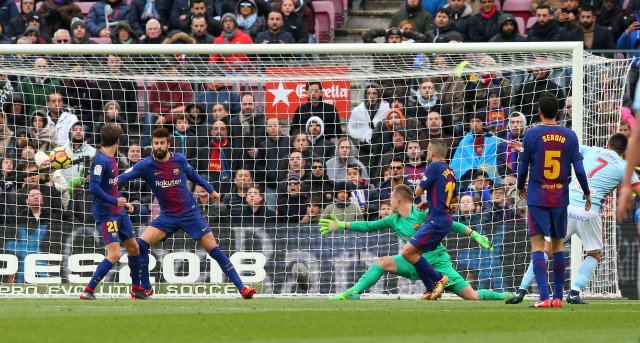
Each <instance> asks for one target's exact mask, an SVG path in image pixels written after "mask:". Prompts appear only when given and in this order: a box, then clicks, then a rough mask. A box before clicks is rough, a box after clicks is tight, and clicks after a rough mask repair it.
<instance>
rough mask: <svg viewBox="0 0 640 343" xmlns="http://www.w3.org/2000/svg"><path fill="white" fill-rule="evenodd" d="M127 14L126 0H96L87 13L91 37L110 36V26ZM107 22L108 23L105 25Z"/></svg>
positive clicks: (125, 17)
mask: <svg viewBox="0 0 640 343" xmlns="http://www.w3.org/2000/svg"><path fill="white" fill-rule="evenodd" d="M128 15H129V3H128V1H125V0H102V1H99V2H96V3H95V4H94V5H93V6H91V9H90V10H89V14H87V21H86V23H87V29H88V30H89V33H90V34H91V36H93V37H101V38H111V30H110V27H111V26H114V25H115V23H117V22H120V21H122V20H127V16H128ZM107 24H109V25H108V26H107ZM103 100H105V99H103Z"/></svg>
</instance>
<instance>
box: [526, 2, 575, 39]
mask: <svg viewBox="0 0 640 343" xmlns="http://www.w3.org/2000/svg"><path fill="white" fill-rule="evenodd" d="M566 34H567V33H566V31H565V30H564V29H563V28H562V27H561V26H560V25H559V24H558V22H557V21H556V20H554V19H553V17H552V14H551V8H549V6H547V5H545V4H541V5H539V6H538V8H537V9H536V23H535V24H533V26H531V28H530V29H529V33H528V34H527V42H560V41H563V40H565V39H566Z"/></svg>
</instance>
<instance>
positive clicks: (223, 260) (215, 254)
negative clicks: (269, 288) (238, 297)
mask: <svg viewBox="0 0 640 343" xmlns="http://www.w3.org/2000/svg"><path fill="white" fill-rule="evenodd" d="M209 256H211V257H212V258H213V259H214V260H216V262H218V264H219V265H220V268H222V271H223V272H224V273H225V275H227V277H228V278H229V279H230V280H231V282H233V284H234V285H236V288H237V289H238V291H242V289H243V288H244V284H243V283H242V280H240V275H238V272H236V269H235V268H234V267H233V263H231V261H229V258H228V257H227V255H225V254H224V252H222V249H220V247H215V248H213V250H211V252H210V253H209Z"/></svg>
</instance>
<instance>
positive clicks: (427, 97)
mask: <svg viewBox="0 0 640 343" xmlns="http://www.w3.org/2000/svg"><path fill="white" fill-rule="evenodd" d="M415 104H416V105H415V107H414V108H411V109H409V110H407V117H409V118H426V117H427V114H428V113H429V112H431V111H437V110H439V108H440V105H441V102H440V97H439V93H438V89H437V88H436V85H435V83H433V82H432V81H431V80H430V79H428V78H426V79H422V81H421V82H420V87H419V88H418V93H417V94H416V96H415Z"/></svg>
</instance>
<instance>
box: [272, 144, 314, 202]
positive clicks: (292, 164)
mask: <svg viewBox="0 0 640 343" xmlns="http://www.w3.org/2000/svg"><path fill="white" fill-rule="evenodd" d="M307 169H308V168H307V166H306V161H305V158H304V156H303V155H302V152H301V151H300V150H297V149H294V150H292V151H291V153H289V156H287V157H286V158H285V159H283V160H282V161H281V163H280V165H279V166H278V172H279V176H278V180H279V181H282V180H285V179H286V178H287V177H288V176H289V175H295V176H297V177H298V179H300V182H303V181H307V180H309V178H310V175H309V173H307ZM281 188H282V187H281ZM305 188H306V187H305ZM303 190H304V191H305V192H306V191H307V189H303ZM278 192H280V193H282V192H284V189H280V190H278Z"/></svg>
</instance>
